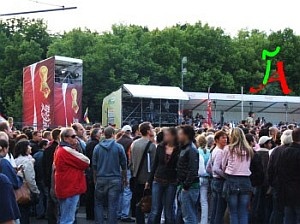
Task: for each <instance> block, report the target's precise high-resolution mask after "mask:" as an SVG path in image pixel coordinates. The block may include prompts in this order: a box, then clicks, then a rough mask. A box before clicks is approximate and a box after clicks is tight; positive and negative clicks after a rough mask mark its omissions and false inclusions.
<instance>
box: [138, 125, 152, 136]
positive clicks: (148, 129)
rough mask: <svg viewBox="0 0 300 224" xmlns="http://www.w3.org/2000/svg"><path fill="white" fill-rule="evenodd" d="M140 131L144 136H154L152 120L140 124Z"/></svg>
mask: <svg viewBox="0 0 300 224" xmlns="http://www.w3.org/2000/svg"><path fill="white" fill-rule="evenodd" d="M139 130H140V133H141V135H142V136H143V137H148V138H153V136H154V131H153V127H152V125H151V123H150V122H143V123H141V124H140V126H139Z"/></svg>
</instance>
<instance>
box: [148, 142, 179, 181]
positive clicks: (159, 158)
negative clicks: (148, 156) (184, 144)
mask: <svg viewBox="0 0 300 224" xmlns="http://www.w3.org/2000/svg"><path fill="white" fill-rule="evenodd" d="M179 153H180V151H179V149H178V147H175V148H174V150H173V153H172V155H171V158H170V160H169V161H168V162H166V145H165V144H160V145H158V146H157V149H156V153H155V158H154V162H153V165H152V168H151V174H150V177H149V180H148V182H149V183H150V184H151V183H152V182H153V179H154V177H156V178H158V179H162V180H164V181H167V182H171V183H174V182H176V181H177V171H176V168H177V162H178V158H179Z"/></svg>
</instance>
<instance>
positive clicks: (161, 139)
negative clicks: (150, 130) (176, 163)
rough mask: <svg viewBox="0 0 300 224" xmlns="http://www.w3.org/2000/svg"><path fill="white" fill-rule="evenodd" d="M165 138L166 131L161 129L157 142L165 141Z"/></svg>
mask: <svg viewBox="0 0 300 224" xmlns="http://www.w3.org/2000/svg"><path fill="white" fill-rule="evenodd" d="M163 140H164V132H162V131H160V132H158V133H157V135H156V142H157V144H160V143H162V142H163Z"/></svg>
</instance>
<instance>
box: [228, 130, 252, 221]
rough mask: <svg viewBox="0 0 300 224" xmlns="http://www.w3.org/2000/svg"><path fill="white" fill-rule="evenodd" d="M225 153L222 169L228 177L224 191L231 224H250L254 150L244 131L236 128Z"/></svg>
mask: <svg viewBox="0 0 300 224" xmlns="http://www.w3.org/2000/svg"><path fill="white" fill-rule="evenodd" d="M223 151H224V152H223V159H222V169H223V171H224V173H225V174H226V175H227V178H226V181H225V183H224V188H223V191H224V194H225V197H226V199H227V202H228V208H229V214H230V224H248V223H249V222H248V219H249V214H248V206H249V203H250V197H251V193H252V186H251V181H250V175H251V171H250V163H251V159H252V157H253V155H254V152H253V148H252V147H251V146H250V145H249V144H248V142H247V140H246V137H245V134H244V132H243V130H242V129H240V128H234V129H233V130H232V132H231V136H230V144H229V145H228V146H226V147H225V148H224V150H223Z"/></svg>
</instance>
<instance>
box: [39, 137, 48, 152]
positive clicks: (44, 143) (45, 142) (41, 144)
mask: <svg viewBox="0 0 300 224" xmlns="http://www.w3.org/2000/svg"><path fill="white" fill-rule="evenodd" d="M48 143H49V141H48V140H46V139H43V140H42V141H40V142H39V148H40V149H43V150H44V149H46V148H47V146H48Z"/></svg>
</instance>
